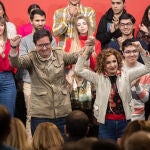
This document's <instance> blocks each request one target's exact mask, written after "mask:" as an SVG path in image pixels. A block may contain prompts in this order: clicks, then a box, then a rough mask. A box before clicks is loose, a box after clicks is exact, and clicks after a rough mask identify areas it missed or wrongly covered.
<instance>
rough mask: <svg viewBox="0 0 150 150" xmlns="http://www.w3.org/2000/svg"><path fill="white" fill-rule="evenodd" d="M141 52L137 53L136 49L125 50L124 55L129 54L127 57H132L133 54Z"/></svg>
mask: <svg viewBox="0 0 150 150" xmlns="http://www.w3.org/2000/svg"><path fill="white" fill-rule="evenodd" d="M138 52H139V51H137V50H136V49H134V50H132V51H130V50H125V51H124V52H123V53H125V54H127V55H131V53H133V54H137V53H138Z"/></svg>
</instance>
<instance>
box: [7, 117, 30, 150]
mask: <svg viewBox="0 0 150 150" xmlns="http://www.w3.org/2000/svg"><path fill="white" fill-rule="evenodd" d="M30 142H31V141H30ZM5 144H7V145H9V146H11V147H14V148H16V149H17V150H29V149H31V146H30V144H29V141H28V137H27V133H26V128H25V126H24V124H23V123H22V122H21V120H19V119H17V118H12V119H11V123H10V133H9V135H8V137H7V139H6V142H5Z"/></svg>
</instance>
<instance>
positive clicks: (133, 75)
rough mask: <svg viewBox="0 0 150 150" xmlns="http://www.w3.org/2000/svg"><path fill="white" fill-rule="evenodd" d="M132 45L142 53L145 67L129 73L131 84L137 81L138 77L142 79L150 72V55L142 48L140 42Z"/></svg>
mask: <svg viewBox="0 0 150 150" xmlns="http://www.w3.org/2000/svg"><path fill="white" fill-rule="evenodd" d="M132 45H134V46H135V48H136V49H137V50H138V51H139V52H140V54H141V56H142V59H143V61H144V64H145V65H144V66H143V67H140V68H137V69H135V70H131V71H130V72H129V81H130V82H132V81H133V80H135V79H137V78H138V77H141V76H143V75H145V74H147V73H149V72H150V55H149V53H148V52H147V51H146V50H144V49H143V48H142V46H141V44H140V42H139V41H136V42H132Z"/></svg>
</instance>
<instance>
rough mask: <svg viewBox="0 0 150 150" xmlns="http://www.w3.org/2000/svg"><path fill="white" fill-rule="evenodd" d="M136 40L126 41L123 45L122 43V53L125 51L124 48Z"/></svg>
mask: <svg viewBox="0 0 150 150" xmlns="http://www.w3.org/2000/svg"><path fill="white" fill-rule="evenodd" d="M136 41H137V40H136V39H126V40H125V41H124V42H123V43H122V51H124V50H125V48H126V47H128V46H130V45H132V42H136Z"/></svg>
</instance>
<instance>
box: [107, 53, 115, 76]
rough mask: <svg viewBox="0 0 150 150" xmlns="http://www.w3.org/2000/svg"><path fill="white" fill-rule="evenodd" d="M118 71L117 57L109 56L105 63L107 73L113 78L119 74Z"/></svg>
mask: <svg viewBox="0 0 150 150" xmlns="http://www.w3.org/2000/svg"><path fill="white" fill-rule="evenodd" d="M117 70H118V62H117V59H116V57H115V56H114V55H110V56H108V57H107V59H106V63H105V71H106V72H107V73H108V74H109V75H112V76H113V75H115V74H116V73H117Z"/></svg>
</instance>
